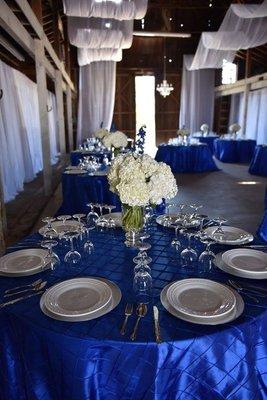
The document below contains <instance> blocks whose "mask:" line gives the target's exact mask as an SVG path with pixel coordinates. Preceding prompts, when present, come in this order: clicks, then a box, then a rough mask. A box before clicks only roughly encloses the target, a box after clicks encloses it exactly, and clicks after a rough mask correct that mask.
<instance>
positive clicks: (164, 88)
mask: <svg viewBox="0 0 267 400" xmlns="http://www.w3.org/2000/svg"><path fill="white" fill-rule="evenodd" d="M157 91H158V92H159V93H160V94H161V96H163V97H164V98H165V97H167V96H169V95H170V93H171V92H172V91H173V86H172V84H171V83H168V82H167V79H166V43H165V38H164V57H163V81H162V83H161V84H157Z"/></svg>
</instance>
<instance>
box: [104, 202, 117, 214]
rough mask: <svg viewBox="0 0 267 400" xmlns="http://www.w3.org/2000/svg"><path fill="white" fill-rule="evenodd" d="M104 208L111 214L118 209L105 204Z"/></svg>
mask: <svg viewBox="0 0 267 400" xmlns="http://www.w3.org/2000/svg"><path fill="white" fill-rule="evenodd" d="M104 208H106V209H107V210H108V212H109V214H111V213H112V210H114V208H116V206H114V205H112V204H104Z"/></svg>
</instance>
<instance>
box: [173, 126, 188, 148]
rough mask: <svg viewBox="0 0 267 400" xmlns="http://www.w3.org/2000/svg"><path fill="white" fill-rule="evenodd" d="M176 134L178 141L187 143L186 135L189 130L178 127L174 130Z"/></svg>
mask: <svg viewBox="0 0 267 400" xmlns="http://www.w3.org/2000/svg"><path fill="white" fill-rule="evenodd" d="M176 133H177V136H178V141H179V143H181V144H184V145H187V144H188V136H189V133H190V132H189V130H188V129H185V128H182V129H178V130H177V131H176Z"/></svg>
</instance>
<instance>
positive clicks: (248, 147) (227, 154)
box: [214, 139, 256, 164]
mask: <svg viewBox="0 0 267 400" xmlns="http://www.w3.org/2000/svg"><path fill="white" fill-rule="evenodd" d="M255 146H256V140H227V139H216V140H215V141H214V154H215V157H216V158H217V159H218V160H220V161H222V162H225V163H241V164H249V163H250V161H251V159H252V157H253V153H254V149H255Z"/></svg>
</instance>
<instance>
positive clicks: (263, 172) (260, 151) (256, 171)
mask: <svg viewBox="0 0 267 400" xmlns="http://www.w3.org/2000/svg"><path fill="white" fill-rule="evenodd" d="M248 171H249V173H250V174H252V175H260V176H267V146H260V145H259V146H256V148H255V151H254V155H253V158H252V160H251V163H250V166H249V170H248Z"/></svg>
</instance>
